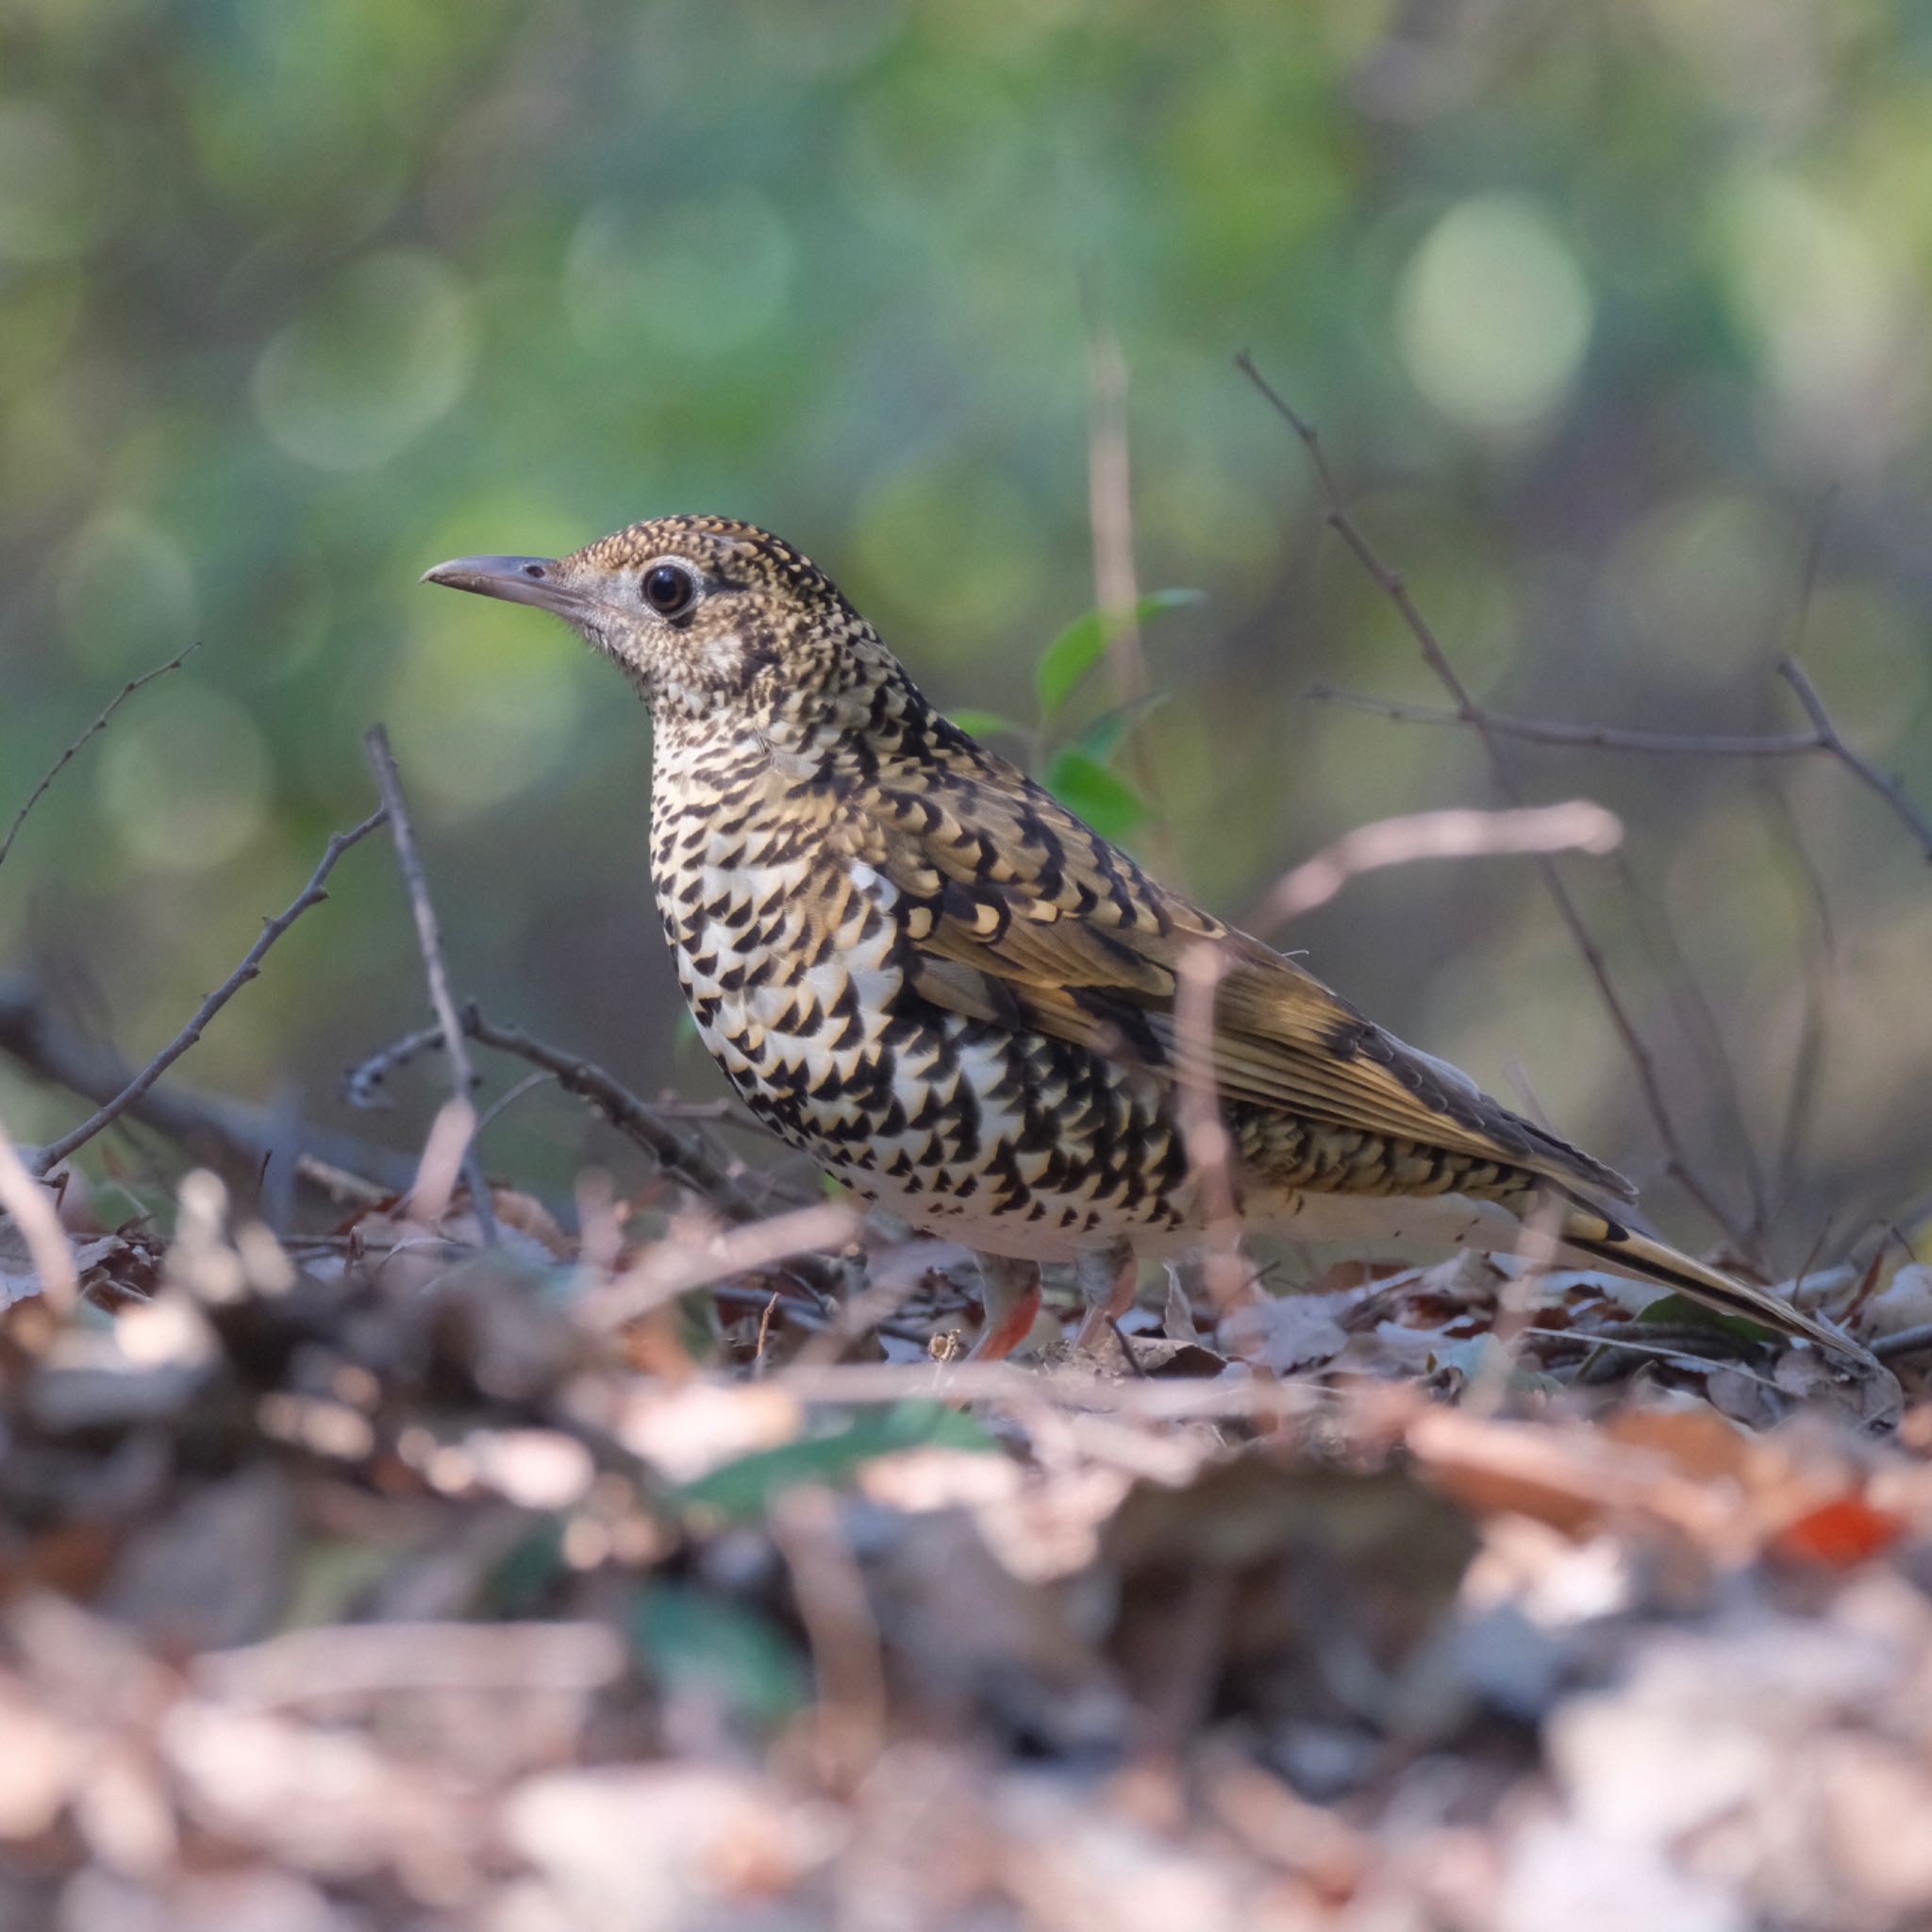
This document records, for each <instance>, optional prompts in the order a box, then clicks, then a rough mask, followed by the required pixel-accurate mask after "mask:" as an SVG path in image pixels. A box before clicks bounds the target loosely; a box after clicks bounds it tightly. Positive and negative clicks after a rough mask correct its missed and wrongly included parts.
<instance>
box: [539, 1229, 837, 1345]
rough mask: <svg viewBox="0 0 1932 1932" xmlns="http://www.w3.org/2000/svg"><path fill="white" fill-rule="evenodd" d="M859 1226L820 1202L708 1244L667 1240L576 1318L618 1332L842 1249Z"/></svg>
mask: <svg viewBox="0 0 1932 1932" xmlns="http://www.w3.org/2000/svg"><path fill="white" fill-rule="evenodd" d="M858 1224H859V1217H858V1215H857V1214H856V1213H854V1212H853V1210H852V1209H851V1208H848V1207H846V1206H845V1205H844V1204H843V1203H842V1202H840V1201H821V1202H819V1203H818V1204H817V1205H816V1206H814V1207H810V1208H792V1209H791V1211H790V1212H788V1213H784V1214H774V1215H773V1216H772V1218H771V1219H770V1220H768V1221H754V1222H748V1223H745V1224H742V1225H741V1226H738V1227H734V1228H729V1229H726V1230H724V1231H723V1232H721V1233H718V1234H715V1235H713V1236H711V1237H710V1239H709V1240H708V1241H678V1240H675V1239H667V1240H665V1241H658V1242H657V1243H656V1244H655V1245H653V1246H651V1247H649V1248H647V1249H646V1250H645V1251H644V1253H643V1255H642V1257H641V1258H640V1259H639V1260H638V1262H637V1264H636V1266H634V1267H633V1268H631V1269H629V1270H628V1271H627V1272H626V1273H625V1274H621V1275H620V1276H619V1277H618V1278H617V1279H616V1280H615V1281H613V1282H612V1283H611V1284H610V1286H609V1287H608V1288H603V1289H597V1290H594V1291H591V1293H590V1294H588V1295H586V1296H585V1297H584V1298H583V1300H582V1301H581V1302H580V1303H579V1304H578V1308H577V1312H578V1315H579V1318H580V1319H581V1320H582V1322H583V1323H584V1324H585V1325H586V1326H587V1327H590V1328H593V1329H597V1330H600V1331H601V1330H608V1329H611V1328H616V1327H620V1326H622V1325H623V1324H625V1323H627V1322H634V1321H636V1320H638V1319H639V1317H641V1316H643V1315H648V1314H650V1313H651V1312H652V1310H653V1309H656V1308H662V1307H669V1306H670V1304H671V1303H673V1302H675V1301H676V1300H677V1299H678V1298H679V1297H680V1296H682V1295H687V1294H689V1293H691V1291H692V1290H693V1289H699V1288H708V1287H709V1286H710V1285H711V1284H712V1283H713V1282H714V1281H723V1280H724V1278H725V1277H726V1276H727V1275H732V1274H750V1273H752V1272H753V1271H754V1270H756V1269H763V1268H771V1267H774V1266H775V1265H776V1264H777V1263H778V1262H780V1261H790V1260H791V1258H792V1257H794V1256H798V1255H808V1254H818V1253H822V1252H824V1250H825V1249H828V1248H840V1247H842V1246H843V1245H844V1244H845V1243H846V1242H847V1241H850V1240H851V1239H852V1237H853V1235H854V1234H856V1233H857V1232H858Z"/></svg>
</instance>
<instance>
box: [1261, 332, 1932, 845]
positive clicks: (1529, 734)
mask: <svg viewBox="0 0 1932 1932" xmlns="http://www.w3.org/2000/svg"><path fill="white" fill-rule="evenodd" d="M1241 366H1242V368H1243V369H1244V370H1246V371H1247V372H1248V373H1249V374H1250V375H1252V374H1253V369H1252V365H1250V364H1248V363H1246V362H1243V363H1242V365H1241ZM1255 379H1256V380H1257V382H1258V381H1260V378H1259V377H1258V376H1257V377H1256V378H1255ZM1264 391H1265V392H1266V393H1268V394H1269V395H1270V397H1271V399H1272V400H1274V401H1275V402H1276V403H1277V404H1278V405H1279V406H1280V407H1282V408H1286V407H1287V405H1286V404H1281V403H1280V399H1279V398H1278V397H1275V396H1274V392H1273V391H1266V390H1265V385H1264ZM1307 434H1308V435H1309V436H1312V435H1313V434H1314V431H1313V430H1312V429H1309V430H1308V431H1307ZM1324 467H1325V466H1324ZM1343 514H1344V515H1345V513H1343ZM1328 521H1329V523H1330V525H1333V527H1334V528H1335V529H1336V530H1337V531H1339V532H1340V533H1341V537H1342V539H1343V541H1345V542H1347V544H1348V546H1349V548H1350V549H1352V550H1353V551H1355V553H1356V555H1357V557H1358V558H1361V557H1363V550H1362V546H1361V543H1360V541H1359V532H1354V533H1353V534H1351V532H1352V530H1353V525H1349V526H1347V527H1344V525H1343V522H1341V521H1339V520H1338V515H1337V512H1336V511H1335V510H1333V509H1332V508H1331V509H1330V511H1329V515H1328ZM1364 563H1365V567H1367V568H1368V569H1370V571H1371V572H1372V574H1374V575H1375V580H1376V582H1377V583H1379V584H1381V585H1382V587H1383V589H1384V590H1388V591H1391V595H1392V594H1393V591H1392V590H1391V585H1392V584H1395V583H1399V582H1400V581H1401V579H1400V578H1399V577H1397V576H1396V575H1395V574H1394V573H1393V572H1392V571H1384V570H1382V569H1381V566H1379V565H1378V564H1368V563H1367V560H1366V558H1364ZM1398 608H1400V607H1398ZM1402 614H1403V616H1404V618H1405V619H1407V617H1408V615H1409V613H1408V610H1407V609H1404V610H1403V613H1402ZM1410 629H1411V630H1413V629H1414V625H1413V623H1411V624H1410ZM1424 656H1425V657H1426V656H1427V653H1426V651H1425V652H1424ZM1429 668H1430V669H1431V670H1432V671H1434V672H1435V673H1436V675H1438V676H1439V677H1441V675H1442V667H1441V664H1440V663H1438V662H1437V661H1436V660H1435V659H1434V658H1431V659H1430V661H1429ZM1777 675H1779V676H1780V677H1781V678H1783V679H1784V681H1785V682H1786V684H1788V685H1789V686H1790V689H1791V691H1792V693H1793V694H1794V695H1795V696H1796V698H1797V700H1798V703H1799V705H1800V706H1801V707H1802V708H1803V709H1804V712H1805V715H1806V717H1807V719H1809V720H1810V723H1811V728H1810V730H1808V731H1773V732H1760V733H1756V734H1751V733H1737V732H1724V731H1712V732H1693V731H1640V730H1632V729H1628V728H1626V727H1624V726H1623V725H1621V724H1571V723H1569V722H1568V721H1566V720H1563V719H1558V718H1518V717H1513V716H1511V715H1510V714H1508V713H1507V712H1504V711H1491V710H1489V709H1486V708H1484V707H1482V706H1480V705H1477V704H1475V703H1474V701H1473V700H1471V699H1470V698H1469V697H1468V696H1467V695H1466V694H1464V695H1461V696H1458V697H1457V703H1456V704H1455V705H1453V706H1445V705H1410V704H1405V703H1403V702H1402V701H1401V700H1399V699H1396V698H1379V697H1372V696H1368V695H1366V694H1364V693H1363V692H1360V691H1338V690H1336V689H1335V687H1334V686H1332V685H1326V684H1318V685H1314V686H1312V687H1311V688H1310V690H1309V691H1308V696H1309V697H1310V698H1311V699H1313V700H1314V701H1315V702H1316V703H1318V704H1324V705H1341V706H1342V707H1344V708H1346V709H1348V710H1351V711H1366V712H1367V713H1368V714H1369V715H1370V716H1371V717H1375V718H1392V719H1395V720H1397V721H1399V722H1400V723H1403V724H1461V725H1474V727H1475V729H1476V730H1477V731H1478V732H1480V733H1481V735H1482V736H1483V738H1484V739H1485V740H1486V741H1487V740H1491V739H1494V738H1518V739H1522V740H1524V741H1525V742H1527V743H1530V744H1560V745H1571V746H1574V747H1576V748H1578V749H1581V750H1589V751H1627V752H1636V753H1638V754H1640V755H1642V756H1645V757H1663V758H1802V757H1805V756H1807V755H1809V754H1813V753H1824V755H1826V756H1827V757H1830V758H1836V759H1837V760H1838V761H1839V763H1840V764H1841V765H1843V766H1844V768H1845V769H1846V770H1847V771H1848V772H1850V773H1851V774H1852V775H1853V776H1854V777H1855V778H1857V781H1858V782H1859V784H1861V785H1863V786H1864V787H1865V788H1866V790H1867V791H1872V792H1873V793H1874V794H1875V795H1876V796H1878V797H1879V798H1882V799H1883V800H1884V801H1885V802H1886V804H1887V805H1889V806H1890V808H1891V810H1892V813H1893V815H1894V816H1895V817H1896V818H1897V819H1898V821H1899V823H1900V824H1903V825H1904V826H1905V827H1906V828H1907V830H1908V831H1909V832H1910V833H1911V835H1912V836H1913V838H1914V839H1916V840H1917V841H1918V842H1919V845H1920V847H1921V848H1922V849H1923V851H1924V854H1925V857H1926V858H1927V860H1928V861H1932V819H1928V818H1927V817H1926V815H1925V814H1924V812H1923V811H1921V810H1920V808H1918V807H1917V806H1916V805H1915V804H1913V802H1912V800H1911V798H1910V797H1909V796H1908V795H1907V791H1906V789H1905V787H1904V786H1903V785H1902V784H1900V782H1899V781H1898V780H1897V779H1896V778H1889V777H1887V776H1886V775H1885V774H1884V773H1883V772H1881V771H1880V770H1879V769H1878V768H1877V766H1876V765H1874V764H1873V763H1872V761H1871V760H1870V759H1869V758H1866V757H1865V756H1864V755H1863V754H1862V753H1860V752H1857V751H1854V750H1853V749H1852V747H1851V746H1850V745H1849V744H1847V743H1846V742H1845V741H1844V738H1843V735H1842V734H1841V733H1840V730H1839V728H1838V725H1837V724H1836V723H1835V722H1834V721H1833V719H1832V716H1831V713H1830V712H1829V711H1828V710H1827V709H1826V708H1825V706H1824V699H1823V698H1822V697H1821V696H1820V695H1819V693H1818V687H1817V686H1816V685H1814V684H1813V683H1812V682H1811V680H1810V678H1809V677H1808V676H1807V675H1806V673H1805V670H1804V668H1803V666H1801V665H1800V664H1799V663H1798V661H1797V660H1796V659H1795V658H1791V657H1789V656H1787V657H1782V658H1779V659H1778V660H1777ZM1445 681H1446V680H1445ZM1456 689H1457V688H1456V687H1455V686H1454V685H1452V686H1451V690H1452V691H1455V690H1456Z"/></svg>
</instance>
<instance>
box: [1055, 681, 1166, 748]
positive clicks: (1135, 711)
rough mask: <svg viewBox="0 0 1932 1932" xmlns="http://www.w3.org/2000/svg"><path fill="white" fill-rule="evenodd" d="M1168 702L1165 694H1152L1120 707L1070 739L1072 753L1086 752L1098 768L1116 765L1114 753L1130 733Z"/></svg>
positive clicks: (1068, 745)
mask: <svg viewBox="0 0 1932 1932" xmlns="http://www.w3.org/2000/svg"><path fill="white" fill-rule="evenodd" d="M1166 702H1167V692H1165V691H1149V692H1148V693H1147V694H1146V696H1144V697H1139V698H1136V699H1135V700H1134V702H1133V703H1132V704H1131V705H1121V706H1118V707H1117V708H1115V709H1113V710H1111V711H1108V712H1106V713H1104V714H1103V715H1102V716H1100V717H1098V718H1096V719H1094V721H1093V722H1092V724H1090V725H1088V727H1087V728H1086V730H1084V731H1082V732H1080V733H1079V734H1078V735H1077V736H1076V737H1074V738H1073V739H1070V740H1069V741H1068V743H1067V749H1068V750H1069V751H1077V752H1084V753H1085V754H1086V755H1087V756H1088V757H1089V758H1091V759H1092V760H1093V762H1094V763H1095V764H1097V765H1108V764H1111V763H1112V762H1113V756H1114V754H1115V753H1116V752H1117V751H1119V750H1120V748H1121V746H1122V745H1123V744H1124V743H1125V742H1126V741H1127V734H1128V733H1129V732H1130V731H1132V730H1133V728H1134V727H1135V725H1137V724H1140V722H1141V719H1142V718H1145V717H1149V716H1151V715H1152V714H1153V713H1154V712H1156V711H1158V709H1159V708H1161V706H1162V705H1164V704H1166Z"/></svg>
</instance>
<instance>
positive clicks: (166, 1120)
mask: <svg viewBox="0 0 1932 1932" xmlns="http://www.w3.org/2000/svg"><path fill="white" fill-rule="evenodd" d="M0 1053H5V1054H7V1055H8V1057H9V1058H11V1059H13V1060H14V1061H15V1062H16V1063H17V1064H19V1065H20V1066H22V1067H24V1068H25V1070H26V1071H27V1072H28V1073H29V1074H33V1075H35V1076H36V1077H37V1078H39V1079H42V1080H45V1081H48V1082H50V1083H52V1084H53V1085H54V1086H56V1087H64V1088H66V1089H67V1091H69V1092H70V1093H77V1094H79V1095H80V1097H81V1098H82V1099H83V1100H91V1101H92V1102H93V1104H94V1105H95V1106H96V1107H99V1106H102V1105H105V1103H107V1102H108V1101H109V1100H111V1099H113V1098H114V1096H115V1095H116V1094H118V1093H119V1092H120V1091H122V1089H123V1088H125V1086H127V1084H128V1083H129V1082H130V1081H131V1080H132V1079H133V1078H134V1073H135V1070H134V1068H133V1067H131V1066H130V1065H129V1064H128V1063H127V1061H126V1060H125V1058H123V1057H122V1056H121V1055H120V1054H118V1053H116V1052H115V1051H114V1050H113V1048H112V1047H110V1046H108V1045H106V1044H105V1043H104V1042H102V1041H97V1040H92V1039H90V1038H88V1037H87V1036H86V1035H84V1034H82V1033H79V1032H77V1031H75V1029H74V1028H73V1027H71V1026H68V1025H66V1024H63V1023H62V1022H61V1021H59V1020H58V1019H57V1018H55V1016H54V1014H53V1013H52V1011H51V1010H50V1009H49V1005H48V1002H47V1000H46V998H45V996H44V995H43V993H42V991H41V989H40V987H38V986H37V985H36V984H35V983H34V982H33V981H32V980H30V979H26V978H7V977H0ZM127 1118H128V1119H129V1120H137V1121H141V1122H142V1123H143V1124H146V1125H148V1126H150V1127H153V1128H154V1129H155V1130H156V1131H157V1132H158V1133H161V1134H165V1135H166V1136H167V1137H168V1138H169V1139H170V1140H172V1141H180V1142H181V1143H182V1144H183V1145H185V1146H186V1147H188V1148H189V1149H190V1150H192V1151H193V1152H194V1153H196V1154H197V1155H198V1156H200V1157H201V1158H210V1159H214V1160H218V1161H220V1162H223V1163H225V1164H227V1165H229V1166H232V1167H233V1168H234V1169H235V1170H236V1171H237V1172H238V1173H244V1174H258V1173H259V1172H260V1170H261V1164H262V1161H263V1160H264V1159H265V1158H268V1157H270V1156H272V1155H276V1154H280V1153H282V1152H283V1151H285V1150H286V1148H287V1147H288V1145H289V1135H288V1133H287V1132H286V1130H285V1126H284V1124H282V1123H280V1122H278V1121H276V1120H275V1118H273V1117H272V1115H271V1114H270V1112H269V1111H268V1110H266V1109H264V1108H258V1107H250V1106H248V1105H247V1104H245V1103H244V1102H242V1101H239V1100H228V1099H225V1098H223V1097H221V1096H219V1095H215V1094H205V1093H196V1092H193V1091H184V1090H183V1089H181V1088H178V1087H175V1086H173V1085H164V1086H158V1087H156V1088H154V1089H152V1090H151V1091H148V1092H145V1093H143V1094H142V1096H141V1097H140V1098H139V1099H138V1100H136V1101H135V1102H133V1104H132V1105H130V1106H129V1107H128V1108H127ZM294 1167H295V1177H296V1179H298V1180H300V1181H304V1182H306V1183H307V1184H308V1185H309V1186H311V1187H313V1188H316V1189H319V1190H320V1191H323V1192H324V1193H325V1194H327V1195H328V1196H330V1197H331V1198H332V1199H337V1200H341V1199H357V1200H365V1201H366V1200H373V1199H381V1198H383V1197H384V1196H385V1195H387V1194H392V1193H396V1192H398V1191H401V1190H402V1189H403V1188H405V1187H407V1186H408V1179H409V1172H410V1164H409V1162H408V1161H407V1160H405V1159H404V1158H402V1157H401V1156H399V1155H396V1154H392V1153H391V1152H390V1150H389V1149H388V1148H386V1147H373V1146H370V1145H368V1144H367V1143H366V1142H364V1141H358V1140H356V1139H354V1138H353V1137H352V1136H350V1135H347V1134H338V1133H333V1132H331V1131H330V1130H329V1129H328V1128H326V1127H322V1126H318V1125H316V1124H314V1123H313V1122H310V1121H307V1120H305V1121H302V1122H301V1123H300V1124H299V1131H298V1137H297V1139H296V1141H295V1152H294ZM363 1176H367V1178H366V1179H364V1178H362V1177H363Z"/></svg>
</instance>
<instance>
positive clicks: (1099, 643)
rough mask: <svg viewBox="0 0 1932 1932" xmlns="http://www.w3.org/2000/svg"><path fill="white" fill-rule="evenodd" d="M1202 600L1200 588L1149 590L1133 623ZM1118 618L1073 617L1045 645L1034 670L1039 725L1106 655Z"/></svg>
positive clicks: (1118, 629)
mask: <svg viewBox="0 0 1932 1932" xmlns="http://www.w3.org/2000/svg"><path fill="white" fill-rule="evenodd" d="M1201 601H1202V592H1201V591H1148V592H1147V594H1146V595H1145V596H1144V597H1142V598H1141V599H1140V600H1139V601H1138V602H1137V603H1136V604H1135V606H1134V618H1135V621H1136V623H1139V624H1145V623H1146V622H1147V620H1148V619H1149V618H1150V617H1155V616H1158V614H1159V613H1160V612H1161V611H1163V610H1173V609H1174V608H1176V607H1178V606H1180V605H1183V604H1198V603H1200V602H1201ZM1122 627H1123V626H1122V625H1121V624H1120V622H1119V620H1118V619H1114V620H1109V619H1108V617H1107V615H1106V614H1105V613H1104V612H1102V611H1099V610H1090V611H1088V612H1087V613H1086V614H1085V615H1084V616H1081V617H1076V618H1074V621H1073V623H1072V624H1070V625H1068V626H1067V627H1066V629H1065V630H1063V631H1061V632H1060V634H1059V636H1058V637H1057V638H1055V639H1054V641H1053V642H1052V643H1050V644H1049V645H1047V647H1046V653H1045V655H1044V656H1043V657H1042V658H1041V660H1040V664H1039V668H1038V669H1037V670H1036V671H1035V673H1034V684H1035V688H1036V689H1037V691H1039V694H1040V722H1041V725H1042V727H1043V726H1044V725H1045V724H1046V723H1047V721H1048V720H1049V719H1050V718H1051V717H1052V716H1053V714H1054V713H1055V712H1056V711H1057V710H1058V709H1059V708H1060V707H1061V706H1062V705H1063V704H1065V703H1066V701H1067V699H1068V698H1069V697H1071V696H1072V695H1073V692H1074V687H1075V686H1077V685H1078V684H1079V682H1080V680H1081V679H1082V678H1083V677H1085V676H1086V675H1087V674H1088V673H1089V672H1090V671H1091V670H1092V669H1093V667H1094V666H1095V665H1096V664H1098V663H1099V662H1100V660H1101V658H1103V657H1104V656H1106V654H1107V647H1108V645H1109V644H1110V643H1112V642H1113V641H1114V639H1115V638H1117V637H1118V636H1119V635H1120V633H1121V630H1122Z"/></svg>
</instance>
